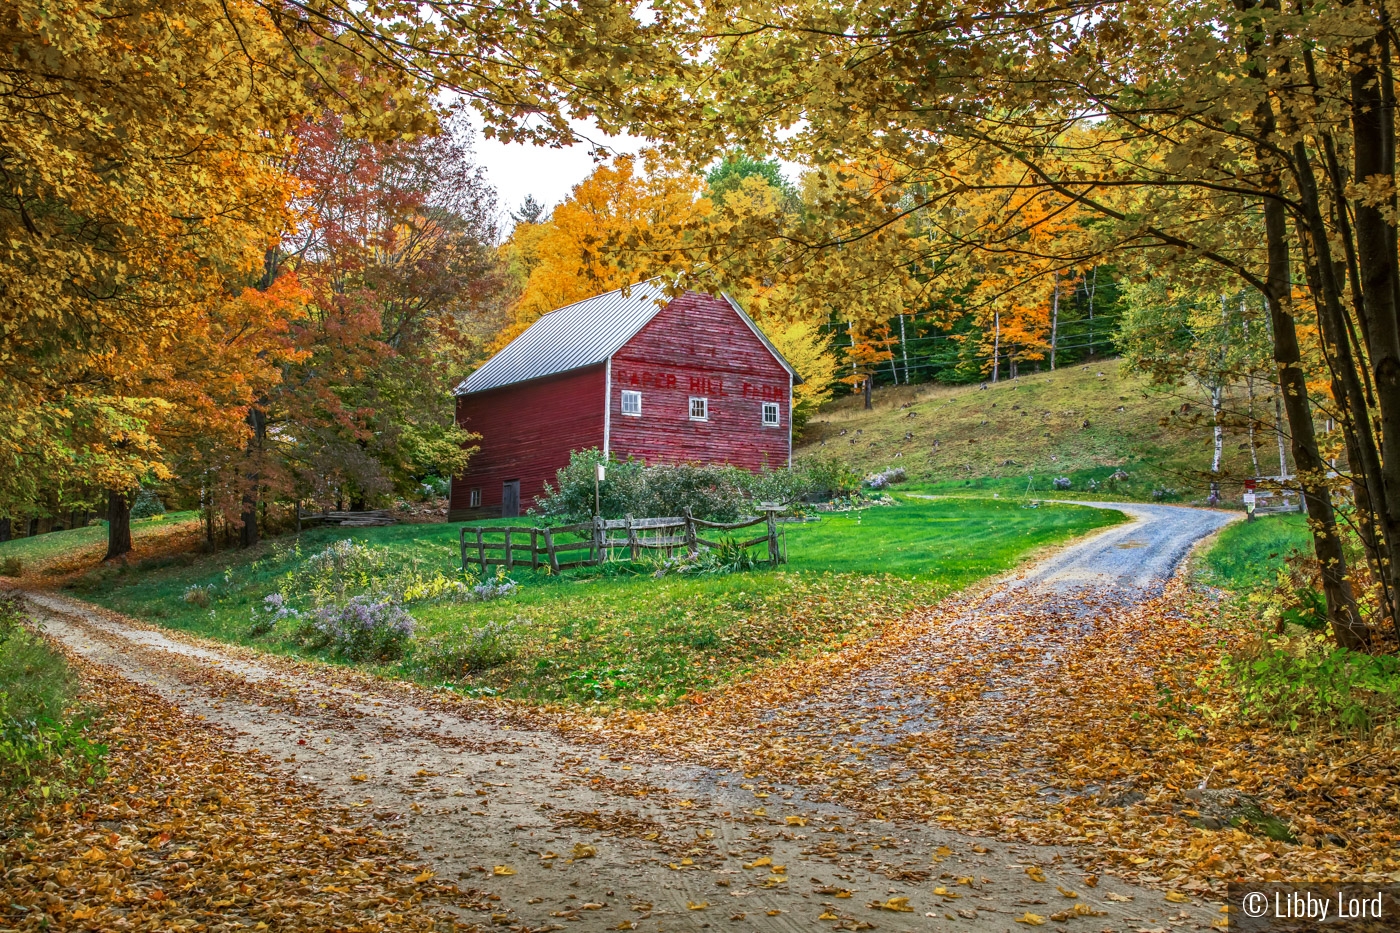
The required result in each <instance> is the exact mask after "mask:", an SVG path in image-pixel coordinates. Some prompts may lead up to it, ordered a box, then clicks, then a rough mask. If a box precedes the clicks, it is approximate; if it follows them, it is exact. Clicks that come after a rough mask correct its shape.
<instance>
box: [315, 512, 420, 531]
mask: <svg viewBox="0 0 1400 933" xmlns="http://www.w3.org/2000/svg"><path fill="white" fill-rule="evenodd" d="M310 522H320V523H321V524H323V525H339V526H340V527H342V528H374V527H378V526H381V525H397V524H398V522H399V520H398V519H397V518H395V517H394V516H393V515H391V514H390V513H389V512H388V511H387V510H386V509H369V510H367V511H364V512H313V513H309V514H308V513H306V512H302V511H301V510H300V509H298V510H297V527H300V526H301V525H302V524H303V523H310Z"/></svg>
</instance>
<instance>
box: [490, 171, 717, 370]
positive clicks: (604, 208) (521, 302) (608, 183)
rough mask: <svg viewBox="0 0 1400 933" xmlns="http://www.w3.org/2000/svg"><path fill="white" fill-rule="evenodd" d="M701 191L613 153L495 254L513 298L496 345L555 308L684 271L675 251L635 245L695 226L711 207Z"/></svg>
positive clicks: (687, 180)
mask: <svg viewBox="0 0 1400 933" xmlns="http://www.w3.org/2000/svg"><path fill="white" fill-rule="evenodd" d="M701 187H702V184H701V181H700V179H699V178H697V177H695V176H693V175H690V174H686V173H682V172H678V171H674V170H673V169H671V168H670V167H668V166H664V165H661V164H659V163H652V164H646V165H642V166H639V165H638V164H637V160H636V159H635V158H633V157H631V156H619V157H618V158H616V159H614V160H613V161H612V162H610V163H607V164H605V165H601V166H599V167H598V168H597V169H596V170H595V171H594V172H593V174H592V175H589V176H588V177H587V178H586V179H584V180H583V181H582V182H580V183H579V184H578V185H576V186H575V187H574V190H573V193H572V194H571V195H570V196H569V198H568V200H566V201H564V203H562V204H560V205H559V206H558V207H556V208H555V209H554V213H553V215H552V216H551V217H550V218H549V220H547V221H544V222H542V223H538V224H520V225H518V226H517V227H516V229H515V231H514V232H512V234H511V237H510V239H509V240H508V241H507V242H506V244H505V246H504V247H503V250H502V251H503V254H504V258H505V261H506V263H507V267H508V268H509V269H510V270H511V273H512V275H513V276H515V277H516V280H517V281H518V282H520V287H521V293H520V296H519V298H517V299H516V300H515V302H514V303H513V304H512V305H511V309H510V315H509V319H508V322H507V324H506V327H505V329H504V330H502V331H501V333H500V334H499V335H498V336H497V338H496V347H497V348H499V347H502V346H504V345H505V344H507V343H509V342H510V341H511V340H512V339H514V338H515V337H516V335H518V334H519V333H520V332H521V331H523V330H524V329H525V328H526V327H529V326H530V324H531V323H533V322H534V321H535V319H537V318H538V317H539V316H540V315H542V314H546V313H548V312H550V311H553V310H554V309H556V308H562V307H564V306H565V305H568V304H573V303H574V302H576V301H582V300H583V299H585V298H590V297H592V296H593V295H597V294H600V293H602V292H606V291H611V290H613V289H615V288H621V287H623V286H624V285H631V284H635V283H637V282H640V281H644V280H646V279H649V278H652V277H653V276H656V275H660V274H676V273H681V272H685V271H687V270H688V269H689V268H690V267H691V262H690V259H689V258H688V257H687V256H686V255H684V254H683V253H682V252H681V251H680V250H675V249H663V250H657V251H650V250H645V249H642V248H641V247H642V246H643V245H644V244H645V243H647V242H649V241H651V240H653V239H655V237H656V236H657V234H658V233H659V232H660V231H663V230H664V231H667V232H668V235H669V232H670V231H673V230H676V229H680V228H685V227H691V226H698V225H700V224H702V223H703V222H704V221H705V219H706V218H707V217H708V215H709V214H710V213H711V211H712V205H711V203H710V201H709V199H708V198H703V197H701V196H700V191H701Z"/></svg>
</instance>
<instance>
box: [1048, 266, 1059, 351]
mask: <svg viewBox="0 0 1400 933" xmlns="http://www.w3.org/2000/svg"><path fill="white" fill-rule="evenodd" d="M1059 336H1060V273H1058V272H1056V273H1055V295H1054V297H1053V298H1052V299H1051V300H1050V371H1051V372H1052V373H1053V372H1054V371H1055V346H1056V344H1057V343H1058V341H1059Z"/></svg>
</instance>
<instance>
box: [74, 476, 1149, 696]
mask: <svg viewBox="0 0 1400 933" xmlns="http://www.w3.org/2000/svg"><path fill="white" fill-rule="evenodd" d="M1121 520H1122V516H1121V515H1120V514H1119V513H1117V512H1110V511H1104V510H1096V509H1087V508H1081V507H1077V506H1069V505H1054V506H1044V507H1041V508H1037V509H1029V508H1023V507H1021V505H1019V504H1017V503H1012V502H1006V501H997V500H992V499H983V500H969V499H964V500H958V501H950V500H943V501H937V500H936V501H928V500H918V499H909V500H905V501H903V502H902V503H901V504H900V505H898V506H892V507H878V508H871V509H867V510H865V511H863V512H860V513H838V514H828V515H824V516H823V517H822V518H821V520H820V521H818V522H813V523H806V524H800V525H797V524H792V525H785V526H784V528H785V533H786V539H787V540H786V543H787V549H788V555H789V560H790V563H789V564H787V565H786V566H785V567H783V568H781V569H779V570H776V571H775V570H771V569H766V568H765V569H759V570H754V571H748V572H742V573H729V574H718V575H703V576H675V575H672V576H666V577H663V578H660V579H657V578H654V577H653V576H652V568H651V567H650V566H649V565H647V564H645V563H639V564H631V563H621V562H619V563H612V564H609V565H607V566H606V567H605V568H602V569H599V568H593V567H589V568H579V569H576V570H570V571H565V572H564V573H563V574H560V575H559V576H549V575H547V574H545V573H543V572H535V571H532V570H530V569H529V568H516V569H515V570H514V571H512V574H511V575H512V578H513V579H515V580H516V581H517V582H518V583H519V584H520V589H519V590H518V591H517V592H516V593H515V594H514V595H512V596H509V597H505V598H501V599H497V600H492V601H488V602H478V603H457V602H441V601H440V602H424V603H418V604H414V605H411V606H410V610H411V612H412V613H413V615H414V617H415V620H416V636H415V639H414V643H413V644H414V647H413V648H412V649H411V650H410V652H409V654H408V655H407V656H406V657H405V658H404V659H402V660H400V661H397V662H393V663H392V664H389V665H386V666H385V668H384V669H385V672H386V673H392V674H395V675H399V676H412V677H416V678H419V679H424V680H430V681H438V682H441V681H451V682H453V683H454V685H455V686H457V687H458V688H459V689H463V690H465V691H468V692H474V693H489V694H497V695H504V696H510V697H517V698H521V699H528V700H532V701H544V702H552V701H567V702H603V703H611V704H616V703H620V704H625V705H636V706H649V705H656V704H661V703H667V702H672V701H674V700H676V699H677V698H679V697H682V696H684V695H686V694H688V693H690V692H692V691H701V690H705V689H707V688H710V687H713V686H715V685H717V684H719V683H722V682H724V681H725V680H728V679H730V678H733V677H736V676H741V675H742V674H743V672H744V671H746V670H749V669H751V668H753V667H754V666H755V665H758V664H763V663H766V662H770V661H773V660H777V659H781V658H784V657H789V656H792V655H794V654H801V653H804V652H813V651H820V650H828V649H832V648H834V647H836V646H839V645H840V644H843V643H844V642H845V641H846V640H847V639H852V638H861V637H863V636H865V635H868V634H869V633H870V632H872V631H873V630H874V628H875V627H876V626H878V625H879V624H881V623H882V622H884V621H886V620H888V619H891V618H894V617H897V616H898V615H899V614H901V613H903V612H905V611H907V610H909V609H911V608H913V607H914V606H917V605H926V604H928V603H931V602H933V601H935V600H937V599H939V598H941V597H943V596H945V595H947V594H948V593H949V592H952V591H954V590H956V589H959V588H962V587H964V586H967V585H968V584H971V583H973V582H975V581H977V580H980V579H984V578H985V577H987V576H989V575H992V574H995V573H999V572H1001V571H1004V570H1007V569H1010V568H1011V567H1013V566H1015V565H1016V564H1017V563H1018V562H1019V561H1020V560H1021V559H1023V558H1024V557H1025V556H1026V555H1027V554H1028V553H1029V552H1031V551H1032V550H1034V549H1035V548H1037V547H1040V546H1043V545H1046V544H1051V543H1054V542H1057V541H1062V540H1064V539H1066V538H1068V537H1071V536H1074V535H1077V534H1081V533H1083V532H1086V531H1089V530H1092V529H1094V528H1098V527H1102V526H1105V525H1109V524H1113V523H1115V522H1118V521H1121ZM460 527H461V526H459V525H441V524H425V525H397V526H392V527H388V528H363V529H353V530H351V529H344V530H342V529H339V528H326V529H316V530H311V531H308V532H306V533H305V534H303V535H302V536H301V538H300V540H299V541H295V539H291V538H287V539H283V540H281V541H274V542H270V543H267V544H264V545H263V546H261V547H259V548H258V549H256V550H255V551H253V552H233V553H224V554H218V555H181V556H166V557H160V558H155V559H150V560H146V561H143V562H140V563H137V564H134V565H131V566H128V567H122V566H112V567H101V568H98V569H96V570H93V571H91V572H90V573H88V574H87V575H85V576H84V577H82V578H80V579H78V580H76V581H75V582H74V583H73V584H71V586H72V588H73V589H74V591H75V592H76V593H77V594H78V595H80V596H82V597H83V598H86V599H90V600H93V601H94V602H98V603H100V604H103V605H107V606H110V607H111V608H114V609H117V610H120V611H122V612H126V613H129V614H131V615H134V616H137V617H140V618H145V619H149V620H152V621H156V622H159V623H161V624H164V625H169V626H171V627H173V628H179V629H184V630H187V631H191V632H196V633H200V634H204V635H209V636H213V637H216V638H221V639H225V640H229V641H234V642H241V643H251V644H258V645H260V646H261V647H264V648H267V649H270V650H274V651H280V652H287V653H293V652H295V651H297V650H298V648H297V645H296V642H295V640H294V639H293V638H291V637H289V634H288V633H287V632H286V631H283V630H281V629H278V630H275V631H274V632H273V633H271V634H269V635H267V636H263V637H261V638H254V637H253V636H252V635H251V634H250V632H249V629H250V622H251V618H252V614H253V612H254V609H255V606H257V605H259V604H260V603H261V601H262V599H263V597H264V596H266V595H267V594H269V593H272V592H276V591H279V590H283V591H285V595H286V596H287V597H288V598H289V599H290V600H292V601H294V602H295V600H296V599H297V597H298V593H297V592H296V591H295V590H294V589H291V590H289V588H288V578H287V575H288V573H289V571H292V570H293V569H294V568H296V567H297V566H299V565H300V564H301V563H302V562H304V561H305V559H306V558H307V557H308V556H309V555H311V554H312V553H314V552H316V551H318V550H321V549H323V548H325V547H326V546H327V545H328V544H330V543H331V542H332V541H335V540H337V539H341V538H347V537H353V538H355V539H358V540H360V541H363V542H366V543H368V544H371V545H373V546H375V547H378V548H383V549H385V552H386V555H387V557H388V559H389V560H390V562H391V563H392V564H393V565H394V567H396V568H399V569H403V570H406V569H409V568H416V569H417V570H418V571H419V572H420V573H424V574H436V573H437V572H439V571H441V572H442V573H444V574H447V575H452V576H456V577H458V578H460V577H461V570H460V565H459V557H458V547H457V535H458V530H459V528H460ZM294 542H295V544H294ZM196 585H197V586H201V587H209V588H210V589H209V597H210V599H209V603H208V605H207V606H204V605H196V604H192V603H190V602H186V601H185V599H184V598H183V597H184V594H185V592H186V590H187V589H188V588H189V587H191V586H196ZM482 633H488V634H489V633H498V634H499V639H498V640H499V642H500V646H502V650H500V651H499V652H497V655H498V656H495V657H493V658H492V661H491V663H489V664H488V663H482V664H480V665H479V667H480V668H481V669H477V670H468V671H463V670H462V669H461V666H460V665H459V664H458V662H457V661H456V660H453V661H452V663H453V664H454V665H456V666H455V668H454V672H455V676H448V675H447V674H446V673H445V672H444V670H443V667H442V663H441V662H440V661H436V660H434V659H436V658H438V657H439V656H440V654H441V651H440V649H441V648H442V647H443V646H446V648H447V649H448V655H449V656H451V657H452V658H457V655H456V654H452V652H453V651H458V652H459V653H460V651H461V650H466V649H462V648H461V646H462V645H473V644H477V643H478V642H479V641H480V640H481V638H482V637H483V634H482ZM492 638H493V644H495V640H496V636H495V635H493V636H492ZM473 657H474V656H473Z"/></svg>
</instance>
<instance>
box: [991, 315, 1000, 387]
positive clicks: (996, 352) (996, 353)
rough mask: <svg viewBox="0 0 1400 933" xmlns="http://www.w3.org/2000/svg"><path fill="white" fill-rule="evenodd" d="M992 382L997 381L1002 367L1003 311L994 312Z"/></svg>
mask: <svg viewBox="0 0 1400 933" xmlns="http://www.w3.org/2000/svg"><path fill="white" fill-rule="evenodd" d="M992 331H993V334H992V382H993V383H995V382H996V381H997V373H998V371H999V370H1000V369H1001V312H1000V311H993V312H992Z"/></svg>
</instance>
